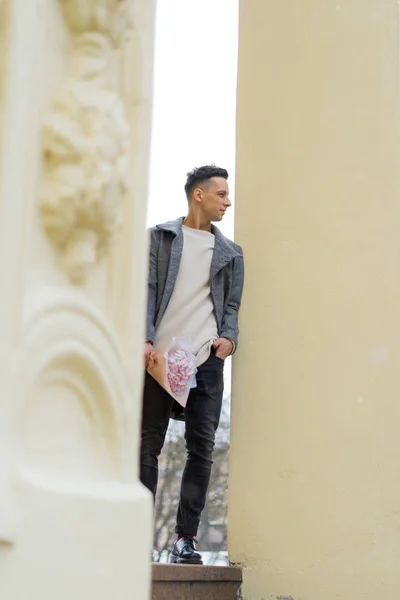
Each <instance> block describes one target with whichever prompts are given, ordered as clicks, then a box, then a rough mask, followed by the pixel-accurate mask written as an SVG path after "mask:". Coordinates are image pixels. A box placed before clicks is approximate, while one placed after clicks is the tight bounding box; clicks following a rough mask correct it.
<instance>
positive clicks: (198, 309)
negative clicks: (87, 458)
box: [140, 165, 243, 564]
mask: <svg viewBox="0 0 400 600" xmlns="http://www.w3.org/2000/svg"><path fill="white" fill-rule="evenodd" d="M227 179H228V172H227V171H226V170H225V169H220V168H218V167H216V166H214V165H208V166H204V167H200V168H197V169H194V170H193V171H191V172H190V173H188V175H187V181H186V185H185V192H186V196H187V199H188V205H189V210H188V214H187V217H186V218H180V219H178V220H176V221H171V222H169V223H164V224H163V225H157V226H156V227H154V228H152V229H151V232H150V233H151V242H150V259H149V278H148V305H147V333H146V342H145V348H144V354H145V366H146V367H147V364H148V360H149V357H150V356H151V355H152V353H154V352H155V351H156V350H158V349H162V348H164V347H165V346H166V345H167V344H168V343H170V342H171V340H172V338H173V337H181V336H185V337H189V339H190V340H191V351H192V352H193V354H194V355H195V357H196V366H197V369H198V372H197V375H196V380H197V387H195V388H193V389H192V390H191V392H190V394H189V398H188V401H187V405H186V408H185V410H184V420H185V440H186V448H187V461H186V466H185V469H184V472H183V476H182V483H181V494H180V502H179V507H178V514H177V521H176V529H175V532H176V533H177V534H178V535H177V540H176V542H175V544H174V547H173V549H172V553H171V556H170V562H173V563H178V564H202V560H201V556H200V554H199V553H198V552H196V547H195V536H196V534H197V529H198V526H199V522H200V517H201V513H202V510H203V508H204V505H205V502H206V496H207V489H208V484H209V481H210V474H211V465H212V453H213V449H214V440H215V432H216V429H217V427H218V424H219V418H220V413H221V405H222V396H223V387H224V381H223V371H224V361H225V359H226V358H227V357H228V356H229V355H230V354H233V352H234V351H235V349H236V345H237V338H238V310H239V306H240V302H241V296H242V289H243V253H242V250H241V248H240V247H239V246H238V245H237V244H234V243H233V242H231V241H230V240H228V239H227V238H226V237H225V236H223V235H222V233H221V232H220V230H219V229H218V228H216V227H215V226H214V225H212V223H214V222H219V221H221V220H222V219H223V217H224V214H225V212H226V210H227V209H228V208H229V207H230V206H231V202H230V200H229V188H228V183H227ZM175 407H176V403H175V402H174V401H173V399H172V398H171V396H169V395H168V393H167V392H166V391H165V390H163V388H162V387H161V386H160V385H159V384H158V383H157V382H156V381H155V380H154V379H153V378H152V377H151V376H150V375H149V374H148V373H146V378H145V387H144V394H143V419H142V440H141V441H142V445H141V463H140V478H141V481H142V483H143V484H144V485H145V486H146V487H147V488H148V489H149V490H150V491H151V492H152V493H153V496H154V497H155V495H156V490H157V481H158V456H159V454H160V452H161V449H162V447H163V444H164V440H165V435H166V432H167V428H168V422H169V418H170V416H171V411H172V410H173V409H174V408H175Z"/></svg>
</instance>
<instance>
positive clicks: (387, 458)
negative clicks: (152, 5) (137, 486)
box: [229, 0, 400, 600]
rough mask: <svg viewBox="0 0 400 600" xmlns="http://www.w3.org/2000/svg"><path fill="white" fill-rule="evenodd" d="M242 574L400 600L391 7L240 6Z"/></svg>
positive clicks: (306, 594) (396, 160) (238, 503)
mask: <svg viewBox="0 0 400 600" xmlns="http://www.w3.org/2000/svg"><path fill="white" fill-rule="evenodd" d="M239 46H240V50H239V92H238V117H237V125H238V131H237V198H236V239H237V241H238V242H239V243H240V244H242V245H243V247H244V251H245V258H246V267H247V269H246V289H245V298H244V303H243V307H242V311H241V331H242V333H241V346H240V350H239V351H238V354H237V356H236V360H235V365H234V367H235V369H234V370H235V372H234V386H233V416H232V455H231V466H230V488H229V489H230V507H229V531H230V536H229V545H230V554H231V560H233V561H235V562H240V563H243V564H244V566H245V567H246V570H245V586H244V590H245V598H246V600H261V599H264V600H266V599H270V598H273V599H275V598H276V597H279V596H283V597H286V596H291V597H293V599H294V600H322V599H323V600H334V599H335V600H350V599H351V600H369V599H370V600H372V599H373V600H376V599H377V598H385V600H398V598H399V597H400V570H399V564H400V562H399V561H400V477H399V474H400V435H399V431H400V429H399V427H400V401H399V398H400V233H399V232H400V175H399V164H400V155H399V109H400V98H399V34H398V4H397V2H396V0H379V2H378V1H376V0H346V2H341V1H340V0H335V1H332V2H331V1H327V0H302V1H301V2H295V1H289V2H262V1H257V0H241V8H240V43H239Z"/></svg>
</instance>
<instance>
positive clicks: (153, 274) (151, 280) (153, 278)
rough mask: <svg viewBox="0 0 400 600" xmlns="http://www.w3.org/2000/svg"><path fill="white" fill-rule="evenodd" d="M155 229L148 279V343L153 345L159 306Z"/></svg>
mask: <svg viewBox="0 0 400 600" xmlns="http://www.w3.org/2000/svg"><path fill="white" fill-rule="evenodd" d="M156 231H157V230H156V229H155V228H152V229H150V248H149V269H148V279H147V318H146V341H148V342H151V343H153V342H154V337H155V323H156V305H157V287H158V282H157V255H158V245H159V239H158V236H157V232H156Z"/></svg>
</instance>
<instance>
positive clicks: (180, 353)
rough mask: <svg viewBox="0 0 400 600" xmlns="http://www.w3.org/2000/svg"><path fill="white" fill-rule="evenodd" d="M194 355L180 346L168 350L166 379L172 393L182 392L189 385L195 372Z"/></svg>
mask: <svg viewBox="0 0 400 600" xmlns="http://www.w3.org/2000/svg"><path fill="white" fill-rule="evenodd" d="M193 359H194V357H193V355H192V354H191V353H190V352H187V351H186V350H184V349H182V348H178V347H177V348H172V349H171V350H170V351H169V352H168V359H167V362H168V373H167V376H168V381H169V385H170V387H171V391H172V393H173V394H177V395H179V394H183V393H184V392H185V390H187V388H188V387H189V386H190V385H191V383H192V380H193V376H194V375H195V373H196V365H195V364H194V360H193Z"/></svg>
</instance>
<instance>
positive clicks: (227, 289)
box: [146, 217, 244, 346]
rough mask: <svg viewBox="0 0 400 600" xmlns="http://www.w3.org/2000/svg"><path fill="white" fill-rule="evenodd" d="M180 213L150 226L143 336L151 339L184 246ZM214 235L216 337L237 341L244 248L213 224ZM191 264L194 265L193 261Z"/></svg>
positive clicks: (213, 278)
mask: <svg viewBox="0 0 400 600" xmlns="http://www.w3.org/2000/svg"><path fill="white" fill-rule="evenodd" d="M183 220H184V219H183V217H181V218H179V219H177V220H176V221H170V222H168V223H163V224H161V225H156V226H155V227H152V228H151V229H150V255H149V275H148V298H147V325H146V340H147V341H149V342H153V341H154V337H155V332H156V330H157V327H158V326H159V324H160V323H161V319H162V318H163V316H164V314H165V311H166V308H167V306H168V303H169V301H170V299H171V296H172V292H173V290H174V287H175V282H176V278H177V275H178V270H179V265H180V260H181V256H182V249H183V232H182V223H183ZM212 233H213V234H214V235H215V248H214V255H213V259H212V263H211V273H210V283H211V296H212V301H213V304H214V312H215V317H216V320H217V327H218V335H219V337H226V338H229V339H231V340H233V341H234V343H235V345H236V346H237V343H238V334H239V327H238V310H239V307H240V302H241V298H242V291H243V279H244V268H243V252H242V249H241V248H240V246H238V245H237V244H235V243H234V242H232V241H231V240H229V239H228V238H226V237H225V236H224V235H223V234H222V233H221V231H220V230H219V229H218V228H217V227H214V226H212ZM194 268H196V267H195V265H194Z"/></svg>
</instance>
